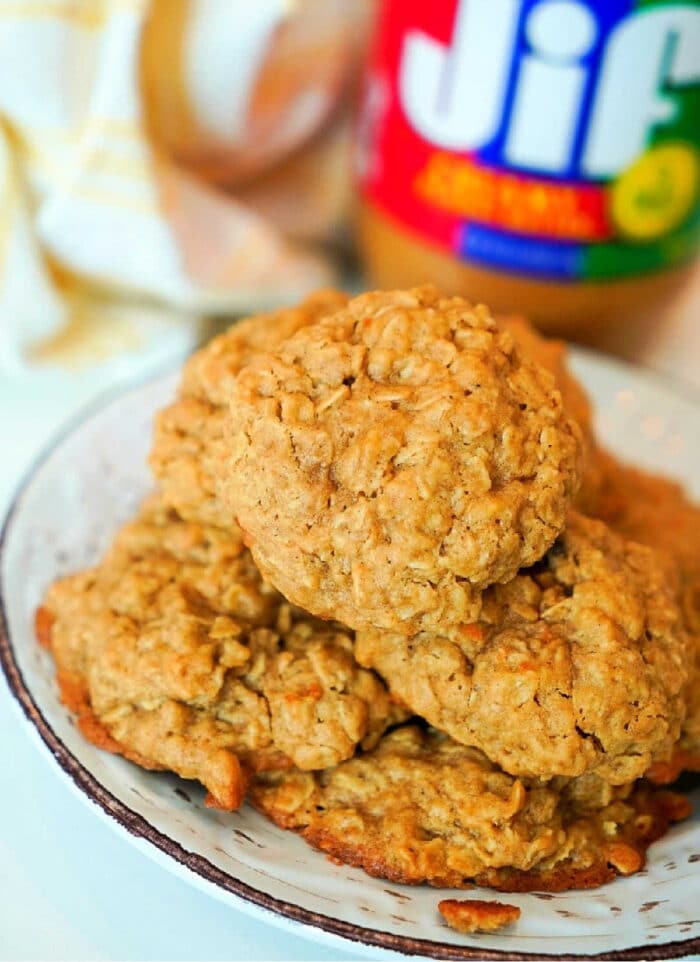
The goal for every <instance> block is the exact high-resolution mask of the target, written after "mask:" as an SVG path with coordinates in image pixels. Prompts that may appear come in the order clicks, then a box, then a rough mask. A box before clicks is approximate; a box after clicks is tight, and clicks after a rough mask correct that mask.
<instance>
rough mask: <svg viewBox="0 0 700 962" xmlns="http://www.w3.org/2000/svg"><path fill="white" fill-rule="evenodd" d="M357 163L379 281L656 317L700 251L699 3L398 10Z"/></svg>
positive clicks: (569, 321)
mask: <svg viewBox="0 0 700 962" xmlns="http://www.w3.org/2000/svg"><path fill="white" fill-rule="evenodd" d="M357 167H358V174H359V182H360V191H361V203H360V205H359V211H358V224H357V227H358V240H359V246H360V250H361V252H362V256H363V259H364V262H365V265H366V267H367V270H368V273H369V274H370V277H371V279H372V282H373V283H375V284H376V285H377V286H380V287H394V286H399V287H400V286H407V285H410V284H415V283H420V282H422V281H426V280H429V281H433V282H434V283H436V284H437V285H438V286H440V287H441V288H443V289H445V290H448V291H454V292H457V293H460V294H464V295H466V296H467V297H471V298H473V299H478V300H482V301H485V302H486V303H488V304H489V305H490V307H491V308H492V309H493V310H495V311H512V310H518V311H522V312H526V313H528V314H529V315H530V316H531V317H532V318H533V319H534V320H535V321H537V322H538V323H539V324H540V326H541V327H543V328H545V329H547V330H550V331H553V332H558V333H563V334H566V335H569V336H574V337H579V338H583V339H591V337H594V335H595V332H596V331H600V330H601V328H604V327H608V326H610V325H612V324H620V323H624V322H626V321H635V320H636V319H639V318H641V317H642V316H643V315H649V314H650V313H652V312H653V311H654V310H655V309H656V308H658V307H659V305H660V304H661V303H663V302H664V301H665V300H667V299H668V297H669V296H670V295H671V294H672V293H673V292H674V291H675V290H676V289H677V288H678V287H679V285H680V283H681V281H682V280H684V279H685V277H686V276H688V275H689V274H690V273H691V272H692V270H693V261H694V259H695V257H696V255H697V253H698V249H699V248H700V203H699V193H700V191H699V187H700V0H682V2H669V0H432V2H431V3H423V2H420V0H382V2H381V3H380V5H379V8H378V16H377V23H376V28H375V36H374V43H373V47H372V50H371V54H370V58H369V64H368V70H367V77H366V83H365V90H364V96H363V104H362V111H361V116H360V121H359V128H358V148H357Z"/></svg>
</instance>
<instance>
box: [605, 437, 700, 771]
mask: <svg viewBox="0 0 700 962" xmlns="http://www.w3.org/2000/svg"><path fill="white" fill-rule="evenodd" d="M599 463H600V467H601V474H602V477H603V483H602V486H601V491H600V496H599V500H598V504H597V513H598V514H599V515H600V517H602V518H604V519H605V520H606V521H607V523H608V524H609V525H611V527H613V528H614V529H615V530H617V531H621V532H622V533H623V534H625V535H626V536H627V537H629V538H633V539H634V540H635V541H640V542H641V543H642V544H648V545H651V546H652V547H654V548H655V549H656V550H657V551H660V552H662V554H663V555H665V556H666V558H667V559H668V560H669V561H670V563H671V565H672V566H673V568H674V569H675V570H676V571H677V573H678V581H679V584H678V590H679V597H680V603H681V610H682V612H683V617H684V620H685V625H686V629H687V631H688V634H689V635H690V638H691V642H692V645H693V653H694V657H693V658H692V660H691V673H690V678H689V681H688V686H687V689H686V700H687V714H686V718H685V721H684V723H683V729H682V732H681V739H680V744H679V756H678V760H677V764H676V765H675V774H677V772H678V770H679V769H681V768H692V769H694V770H699V771H700V506H698V505H697V504H694V503H693V502H692V501H691V500H690V499H689V498H688V496H687V494H686V493H685V491H684V490H683V488H682V487H681V486H680V485H679V484H677V483H676V482H674V481H671V480H669V479H668V478H664V477H661V476H659V475H654V474H649V473H648V472H646V471H642V470H640V469H639V468H635V467H631V466H629V465H626V464H621V463H620V462H619V461H617V460H616V459H615V458H613V457H612V456H611V455H609V454H605V453H600V454H599ZM673 774H674V773H673V771H671V773H670V774H669V775H668V776H667V777H668V778H669V779H670V778H671V776H672V775H673Z"/></svg>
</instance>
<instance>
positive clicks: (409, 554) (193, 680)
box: [37, 287, 700, 891]
mask: <svg viewBox="0 0 700 962" xmlns="http://www.w3.org/2000/svg"><path fill="white" fill-rule="evenodd" d="M150 463H151V467H152V469H153V473H154V475H155V478H156V481H157V490H156V493H155V494H154V495H152V496H151V497H150V498H149V500H148V501H147V502H146V503H145V505H144V506H143V508H142V510H141V512H140V514H139V516H138V517H137V518H136V519H135V520H134V521H132V522H130V523H129V524H127V525H126V526H125V527H124V528H123V529H122V530H121V531H120V532H119V533H118V535H117V537H116V539H115V541H114V543H113V545H112V547H111V549H110V550H109V552H108V553H107V555H106V556H105V558H104V559H103V560H102V562H101V563H100V564H99V565H98V566H97V567H96V568H94V569H92V570H90V571H87V572H82V573H79V574H77V575H74V576H72V577H69V578H66V579H63V580H61V581H59V582H57V583H55V584H54V585H52V586H51V588H50V589H49V591H48V593H47V596H46V599H45V603H44V606H43V607H42V608H41V609H40V610H39V612H38V614H37V633H38V636H39V639H40V640H41V641H42V642H43V643H45V644H47V645H48V646H49V647H50V648H51V650H52V652H53V655H54V658H55V662H56V667H57V679H58V684H59V687H60V691H61V696H62V698H63V700H64V701H65V702H66V704H67V705H68V706H69V707H70V708H71V709H72V710H73V711H74V712H75V713H76V715H77V716H78V719H79V723H80V727H81V730H82V731H83V733H84V734H85V736H86V737H87V738H89V739H90V740H91V741H93V742H94V743H96V744H98V745H100V746H102V747H104V748H105V749H108V750H111V751H115V752H119V753H121V754H122V755H124V756H126V757H127V758H129V759H130V760H132V761H133V762H136V763H137V764H139V765H142V766H144V767H147V768H153V769H168V770H172V771H174V772H177V773H178V774H179V775H181V776H182V777H184V778H190V779H197V780H199V781H200V782H201V783H202V784H203V785H204V786H205V787H206V789H207V791H208V800H209V803H210V804H212V805H215V806H217V807H219V808H222V809H229V810H232V809H235V808H236V807H238V806H239V805H240V804H241V803H242V802H243V800H244V798H245V797H248V798H249V799H250V801H251V802H252V803H253V804H254V805H255V806H256V807H257V808H258V809H259V810H260V811H262V812H263V813H265V814H266V815H268V816H269V817H270V818H271V819H273V820H274V821H275V822H276V823H277V824H279V825H281V826H283V827H285V828H291V829H294V830H297V831H299V832H301V833H302V834H303V836H304V837H305V838H306V839H307V840H308V841H309V842H310V843H311V844H312V845H315V846H317V847H318V848H320V849H322V850H323V851H325V852H327V853H329V854H330V855H332V856H333V857H335V858H337V859H340V860H342V861H343V862H346V863H349V864H353V865H359V866H362V867H363V868H364V869H366V871H367V872H369V873H370V874H372V875H378V876H382V877H385V878H389V879H392V880H394V881H398V882H408V883H417V882H428V883H430V884H432V885H438V886H449V887H466V886H469V885H471V884H473V883H474V882H476V883H478V884H482V885H488V886H492V887H494V888H497V889H502V890H510V891H513V890H520V891H524V890H528V889H539V890H561V889H565V888H572V887H587V886H594V885H599V884H601V883H602V882H604V881H606V880H607V879H609V878H611V877H612V876H613V875H614V874H615V873H616V872H619V873H623V874H629V873H631V872H634V871H636V870H638V869H639V868H640V867H641V865H642V864H643V860H644V852H645V850H646V847H647V846H648V845H649V843H650V842H651V841H653V840H654V839H655V838H658V837H659V836H660V835H661V834H662V833H663V832H664V831H665V830H666V828H667V827H668V825H669V824H670V822H672V821H674V820H676V819H678V818H681V817H683V816H684V815H686V814H687V813H688V811H689V806H688V804H687V801H686V800H685V799H684V798H683V797H682V796H680V795H678V794H675V793H671V792H669V791H667V790H665V789H662V788H660V787H658V785H659V783H664V782H666V783H667V782H670V781H672V780H673V779H674V778H675V777H676V776H677V775H678V773H679V772H680V771H681V770H682V769H684V768H690V769H692V768H700V685H699V684H698V681H699V679H700V664H699V659H700V641H699V639H700V549H699V547H698V546H699V545H700V510H698V509H697V508H696V507H695V506H693V505H692V504H690V503H689V502H688V501H687V499H686V498H685V496H684V495H683V493H682V492H681V491H680V490H679V489H678V488H677V487H676V486H675V485H673V484H672V483H671V482H667V481H665V480H663V479H659V478H653V477H651V476H649V475H645V474H643V473H642V472H639V471H636V470H634V469H631V468H626V467H624V466H621V465H619V464H618V463H617V462H616V461H615V460H614V458H612V457H611V456H610V455H608V454H605V453H604V452H602V451H601V450H600V449H599V448H598V447H597V445H596V443H595V439H594V437H593V434H592V429H591V418H590V409H589V406H588V402H587V399H586V397H585V394H584V393H583V391H582V389H581V387H580V385H578V383H577V382H576V381H575V379H574V378H573V377H572V376H571V374H570V373H569V372H568V371H567V369H566V364H565V358H564V355H563V351H562V348H561V346H560V345H558V344H556V343H554V342H548V341H544V340H543V339H541V338H540V337H539V336H538V335H537V334H536V333H535V332H534V331H533V330H532V329H531V328H530V327H529V325H527V323H526V322H524V321H522V320H520V319H517V318H505V319H503V320H502V321H499V322H498V324H497V323H495V322H494V320H493V319H492V318H491V316H490V315H489V313H488V311H487V310H486V309H485V308H484V307H476V308H475V307H472V306H471V305H470V304H468V303H467V302H465V301H463V300H462V299H460V298H455V297H451V298H447V297H444V296H442V295H441V294H440V293H439V292H438V291H436V290H435V289H434V288H432V287H425V288H418V289H415V290H410V291H393V292H376V293H369V294H364V295H361V296H359V297H356V298H353V299H349V298H348V297H347V296H346V295H344V294H341V293H338V292H328V291H325V292H320V293H319V294H317V295H314V296H312V297H311V298H309V299H307V300H306V301H305V302H304V303H302V304H301V305H300V306H298V307H296V308H293V309H289V310H282V311H277V312H275V313H272V314H267V315H262V316H259V317H254V318H250V319H248V320H246V321H243V322H241V323H239V324H237V325H235V326H234V327H232V328H231V329H230V330H229V331H228V332H227V333H225V334H223V335H221V336H220V337H219V338H217V339H216V340H214V341H212V342H211V343H210V344H209V345H207V346H206V347H205V348H204V349H202V350H201V351H199V352H198V353H197V354H196V355H195V356H194V357H193V358H192V359H191V360H190V361H189V362H188V364H187V365H186V367H185V370H184V373H183V377H182V381H181V386H180V393H179V397H178V398H177V400H176V401H175V402H174V403H173V404H171V405H170V406H169V407H168V408H167V409H165V410H164V411H162V412H161V413H160V414H159V415H158V417H157V420H156V428H155V440H154V445H153V450H152V454H151V461H150ZM601 519H602V520H601ZM646 545H653V546H654V547H655V548H656V549H657V550H653V549H652V548H651V547H648V546H646Z"/></svg>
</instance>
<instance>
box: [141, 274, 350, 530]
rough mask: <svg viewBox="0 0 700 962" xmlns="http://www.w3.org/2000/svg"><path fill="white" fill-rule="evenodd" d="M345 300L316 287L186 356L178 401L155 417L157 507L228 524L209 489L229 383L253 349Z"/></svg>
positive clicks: (152, 461) (224, 511)
mask: <svg viewBox="0 0 700 962" xmlns="http://www.w3.org/2000/svg"><path fill="white" fill-rule="evenodd" d="M347 301H348V297H347V295H346V294H342V293H341V292H340V291H333V290H321V291H317V292H316V293H315V294H312V295H311V296H310V297H308V298H307V299H306V300H305V301H302V303H301V304H299V305H298V306H296V307H290V308H286V309H283V310H277V311H272V312H270V313H268V314H258V315H255V316H254V317H249V318H246V319H245V320H243V321H240V322H239V323H237V324H234V325H233V327H231V328H230V329H229V330H228V331H226V332H225V333H224V334H221V335H220V336H219V337H216V338H214V339H213V340H212V341H210V342H209V344H207V345H206V346H205V347H203V348H202V349H201V350H199V351H197V352H196V353H195V354H193V355H192V357H191V358H190V359H189V361H188V362H187V363H186V364H185V367H184V370H183V372H182V378H181V382H180V388H179V392H178V398H177V399H176V400H175V401H174V402H173V403H172V404H170V405H169V406H168V407H167V408H165V409H164V410H163V411H161V412H160V413H159V414H158V415H157V417H156V421H155V428H154V438H153V447H152V450H151V455H150V465H151V468H152V469H153V473H154V474H155V476H156V478H157V479H158V482H159V485H160V490H161V496H162V498H163V501H164V503H165V504H168V505H170V506H171V507H173V508H175V509H176V510H177V511H178V513H179V514H180V516H181V517H183V518H185V519H186V520H189V521H200V522H202V523H204V524H214V525H218V526H219V527H221V528H226V529H228V530H234V529H235V522H234V519H233V516H232V514H231V512H230V511H229V510H228V509H226V508H224V507H223V506H222V505H221V504H220V503H219V501H218V500H217V497H216V492H215V476H216V465H217V462H218V460H219V459H220V458H221V457H222V451H221V443H222V438H223V425H224V421H225V415H226V408H227V404H228V400H229V394H230V386H231V382H232V381H233V378H234V377H235V376H236V374H237V373H238V371H239V370H240V369H241V367H242V366H243V365H244V364H245V363H246V362H247V361H248V359H249V358H250V356H251V354H252V353H253V352H255V351H259V350H269V349H270V348H274V347H276V346H277V344H278V343H279V342H280V341H281V340H283V339H284V338H285V337H289V335H290V334H293V333H294V332H295V331H297V330H299V328H301V327H304V326H305V325H306V324H310V323H312V322H313V321H315V320H317V319H318V318H319V317H321V316H322V315H323V314H326V313H330V312H331V311H334V310H338V309H339V308H340V307H343V306H344V305H345V304H346V303H347Z"/></svg>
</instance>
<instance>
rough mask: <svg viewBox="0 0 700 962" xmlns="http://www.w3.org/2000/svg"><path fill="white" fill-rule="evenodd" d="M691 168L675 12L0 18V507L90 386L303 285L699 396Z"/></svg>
mask: <svg viewBox="0 0 700 962" xmlns="http://www.w3.org/2000/svg"><path fill="white" fill-rule="evenodd" d="M699 148H700V4H699V3H698V2H697V0H686V2H680V3H679V2H674V3H669V2H668V0H614V2H602V0H586V2H583V0H433V2H432V3H430V4H424V3H420V2H418V0H353V2H352V3H348V2H343V0H256V2H255V3H247V2H246V3H243V2H231V0H150V2H149V0H50V2H49V0H11V2H9V0H0V184H1V185H2V187H1V193H0V418H1V419H2V424H3V431H4V433H5V436H6V438H7V439H8V447H9V448H11V449H12V451H13V465H14V467H13V469H12V470H11V471H10V470H9V467H8V470H7V471H6V472H3V473H0V485H2V484H5V486H6V489H7V490H3V492H2V493H5V494H7V493H8V491H9V487H10V486H11V483H12V484H13V483H14V481H15V479H16V474H17V468H18V466H20V465H23V464H25V463H26V461H27V460H28V459H29V457H30V456H31V455H32V454H33V453H34V452H35V451H36V450H37V448H38V446H39V445H40V443H41V442H42V441H43V440H44V439H45V438H46V437H48V436H49V435H50V434H51V433H52V432H53V430H54V429H55V427H56V425H57V424H59V423H61V422H63V421H65V420H66V418H67V417H69V416H70V414H71V413H72V412H73V411H74V410H75V409H76V408H77V407H79V406H80V405H81V404H83V403H84V402H85V401H86V400H87V399H89V398H90V397H92V396H93V395H94V394H95V393H97V392H99V391H102V390H104V389H105V388H108V387H110V386H113V385H118V384H122V383H123V382H124V381H127V380H133V379H137V378H140V377H144V376H147V375H148V374H149V373H151V372H155V371H159V370H162V369H163V368H165V367H168V366H172V365H174V364H176V363H177V362H178V361H179V360H181V359H182V358H183V357H184V356H185V355H186V354H187V353H188V352H189V351H191V350H192V349H193V348H194V347H195V346H196V345H197V344H199V343H201V342H202V341H203V340H204V339H206V338H207V337H209V336H211V334H212V333H213V332H214V331H215V330H217V329H220V328H221V327H223V326H225V325H227V324H229V323H231V322H232V321H234V320H235V319H236V318H237V317H240V316H241V315H243V314H247V313H251V312H256V311H260V310H265V309H267V308H270V307H273V306H276V305H279V304H282V303H285V302H292V301H294V300H296V299H298V298H300V297H301V296H302V295H303V294H305V293H306V292H308V291H309V290H311V289H313V288H316V287H319V286H325V285H331V284H332V285H339V286H343V287H349V288H350V289H360V288H362V287H363V286H368V285H376V286H407V285H411V284H418V283H423V282H426V281H433V282H435V283H437V284H438V285H439V286H441V287H443V288H444V289H445V290H448V291H454V292H460V293H464V294H466V295H467V296H468V297H470V298H471V299H473V300H477V301H478V300H483V301H485V302H486V303H488V304H489V305H490V306H491V307H492V308H493V309H494V310H496V311H503V312H509V313H513V312H516V313H524V314H526V315H527V316H529V317H530V318H531V319H532V320H534V321H535V322H536V323H538V324H539V325H540V326H541V327H543V328H544V329H545V330H547V331H549V332H552V333H555V334H558V335H563V336H566V337H568V338H571V339H575V340H578V341H582V342H585V343H588V344H594V345H595V346H597V347H598V348H601V349H603V350H608V351H613V352H615V353H618V354H621V355H623V356H626V357H628V358H632V359H634V360H637V361H641V362H643V363H647V364H652V365H653V366H655V367H657V368H660V369H662V370H666V371H667V372H670V373H672V374H673V375H674V376H675V377H676V378H677V379H679V380H686V381H694V382H695V383H696V384H700V375H699V374H698V371H697V362H696V359H695V358H696V357H697V349H698V346H700V342H699V340H698V336H697V335H696V333H695V332H696V330H697V328H698V325H697V324H696V320H695V318H696V314H697V307H698V304H700V279H699V277H698V271H697V268H696V267H695V260H694V258H695V254H696V252H697V249H698V243H699V237H700V210H699V207H698V192H699V185H700V161H699V157H700V152H699ZM10 475H12V477H10Z"/></svg>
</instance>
